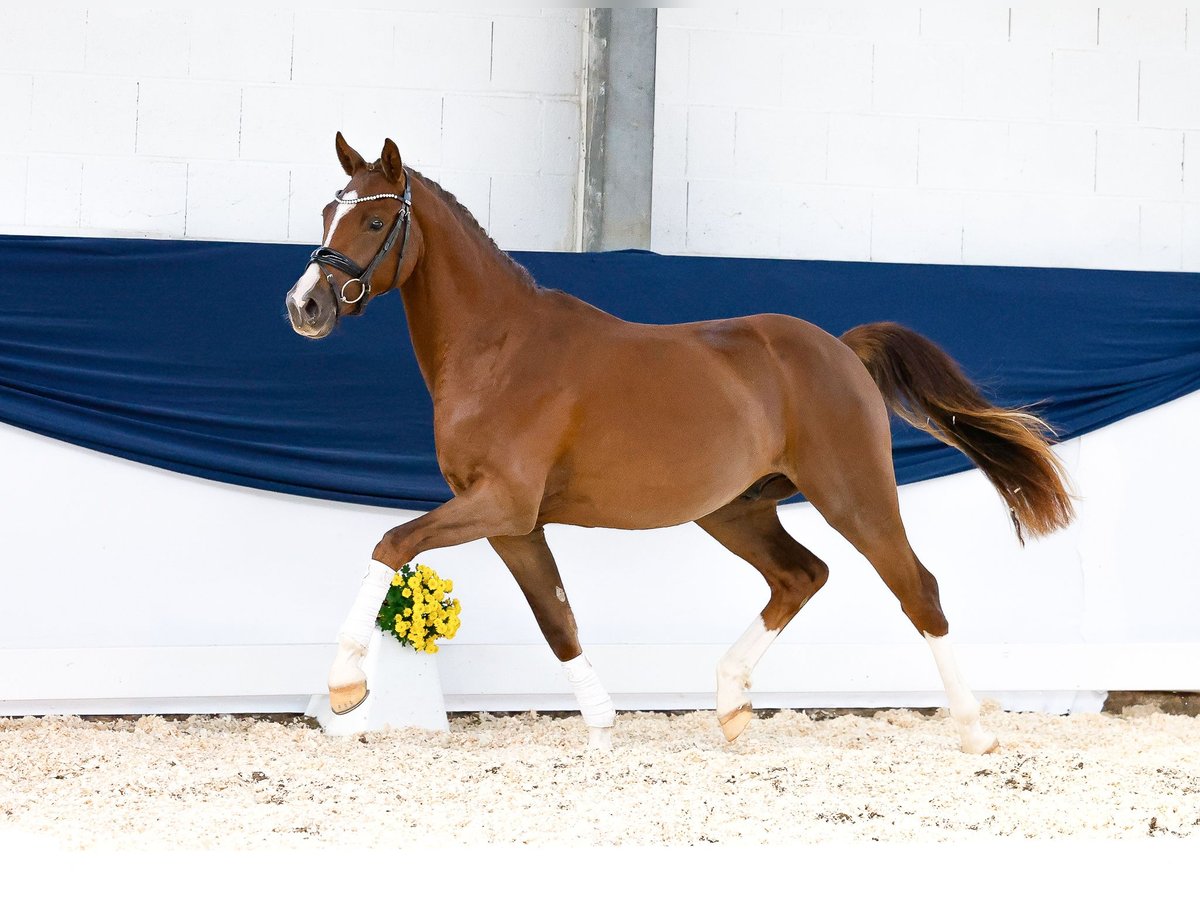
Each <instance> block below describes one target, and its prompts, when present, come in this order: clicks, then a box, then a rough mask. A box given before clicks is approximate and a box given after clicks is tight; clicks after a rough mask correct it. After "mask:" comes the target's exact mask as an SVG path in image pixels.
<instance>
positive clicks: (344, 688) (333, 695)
mask: <svg viewBox="0 0 1200 900" xmlns="http://www.w3.org/2000/svg"><path fill="white" fill-rule="evenodd" d="M370 693H371V692H370V691H368V690H367V683H366V682H365V681H360V682H358V684H344V685H341V686H340V687H333V686H332V685H330V687H329V708H330V709H332V710H333V713H334V715H337V716H344V715H346V713H348V712H354V710H356V709H358V708H359V707H360V706H362V705H363V701H364V700H366V699H367V697H368V696H369V695H370Z"/></svg>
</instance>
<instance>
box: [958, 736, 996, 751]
mask: <svg viewBox="0 0 1200 900" xmlns="http://www.w3.org/2000/svg"><path fill="white" fill-rule="evenodd" d="M962 749H963V753H970V754H972V755H973V756H984V755H985V754H988V753H995V752H996V751H998V750H999V749H1000V739H999V738H997V737H996V736H995V735H994V734H988V733H987V732H986V731H985V732H983V734H980V735H974V736H972V737H970V738H963V742H962Z"/></svg>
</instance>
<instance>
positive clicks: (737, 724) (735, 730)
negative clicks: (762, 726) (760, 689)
mask: <svg viewBox="0 0 1200 900" xmlns="http://www.w3.org/2000/svg"><path fill="white" fill-rule="evenodd" d="M753 718H754V713H753V712H752V711H751V709H750V704H749V703H747V704H746V705H744V706H739V707H738V708H737V709H735V710H732V711H731V712H727V713H725V715H723V716H721V718H720V719H718V721H719V722H720V723H721V733H722V734H723V735H725V740H727V741H735V740H737V738H738V735H740V734H741V733H742V732H743V731H745V730H746V726H747V725H749V724H750V720H751V719H753Z"/></svg>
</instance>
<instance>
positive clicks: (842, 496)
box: [809, 462, 999, 753]
mask: <svg viewBox="0 0 1200 900" xmlns="http://www.w3.org/2000/svg"><path fill="white" fill-rule="evenodd" d="M872 474H874V475H876V476H877V477H867V478H861V479H856V480H855V481H854V482H852V484H849V485H843V486H842V487H843V489H842V490H840V491H831V490H829V489H828V487H829V485H828V484H827V485H823V486H822V488H821V489H820V496H812V495H809V499H810V500H811V501H812V503H813V506H815V507H816V508H817V510H818V511H819V512H820V513H821V514H822V515H823V516H824V517H825V519H826V521H828V522H829V524H830V525H832V526H833V527H834V528H836V529H837V530H838V531H839V532H841V533H842V535H843V536H844V537H845V538H846V539H847V540H848V541H850V543H852V544H853V545H854V546H855V548H857V550H858V551H859V552H860V553H862V555H863V556H865V557H866V558H867V560H868V561H869V562H870V563H871V565H872V566H874V567H875V571H876V572H878V573H879V576H880V577H881V578H882V579H883V581H884V583H885V584H886V585H887V586H888V588H889V589H890V590H891V592H892V593H893V594H895V595H896V597H897V599H899V601H900V608H901V609H903V610H904V614H905V615H906V616H908V620H909V621H910V622H912V624H913V626H914V627H915V628H916V629H917V631H919V632H921V634H922V636H924V638H925V640H926V642H927V643H928V644H929V648H930V650H932V651H933V659H934V663H935V664H936V665H937V668H938V673H939V674H940V675H941V677H942V684H943V685H944V686H945V689H946V697H947V699H948V701H949V704H950V715H951V717H952V718H953V719H954V721H955V723H956V724H957V725H958V731H959V737H960V738H961V740H962V749H963V750H964V751H965V752H967V753H990V752H991V751H993V750H995V749H996V748H997V747H999V742H998V741H997V740H996V737H995V735H993V734H991V733H989V732H987V731H984V729H983V726H982V725H980V722H979V703H978V701H976V699H975V696H974V695H973V694H972V693H971V691H970V689H969V688H968V687H967V685H966V683H965V682H964V681H963V679H962V676H961V675H960V674H959V671H958V665H957V663H956V662H955V659H954V650H953V648H952V647H951V645H950V638H949V630H950V626H949V624H948V623H947V622H946V617H945V615H944V614H943V613H942V605H941V599H940V596H939V593H938V583H937V579H935V578H934V577H933V575H932V574H930V572H929V570H928V569H926V568H925V567H924V566H923V565H921V561H920V560H919V559H917V555H916V554H915V553H914V552H913V549H912V547H911V546H910V545H909V543H908V536H907V534H906V533H905V531H904V524H903V523H902V522H901V520H900V510H899V503H898V500H897V497H896V486H895V481H894V480H893V478H892V474H891V466H890V465H886V466H885V465H883V464H882V462H881V464H880V465H879V466H878V467H877V472H876V473H872Z"/></svg>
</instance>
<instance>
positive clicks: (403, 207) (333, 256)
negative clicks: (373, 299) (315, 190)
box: [308, 169, 412, 306]
mask: <svg viewBox="0 0 1200 900" xmlns="http://www.w3.org/2000/svg"><path fill="white" fill-rule="evenodd" d="M333 199H334V200H335V201H337V202H338V203H341V204H344V205H348V206H353V205H355V204H358V203H366V202H367V201H368V200H399V201H400V212H398V213H396V221H394V222H393V223H392V227H391V230H390V231H388V233H387V237H386V238H384V240H383V246H382V247H380V248H379V252H378V253H376V254H375V257H374V258H373V259H372V260H371V261H370V262H369V263H367V266H366V268H363V267H362V266H360V265H359V264H358V263H356V262H355V261H354V260H352V259H351V258H350V257H348V256H346V254H344V253H342V252H340V251H338V250H334V249H333V248H332V247H327V246H325V245H324V244H322V245H321V246H320V247H318V248H317V249H316V250H314V251H313V252H312V255H311V256H309V258H308V261H309V262H310V263H316V264H317V267H318V268H320V269H321V271H322V272H325V278H326V280H327V281H328V282H329V284H330V286H332V285H333V275H332V274H331V273H329V272H326V271H325V266H332V267H333V268H335V269H339V270H341V271H342V272H345V273H346V274H347V275H349V276H350V280H349V281H347V282H346V283H345V284H343V285H342V290H341V292H340V294H339V296H340V297H341V300H342V302H343V303H346V304H348V305H350V306H353V305H354V304H356V303H358V302H359V301H360V300H362V299H363V298H364V297H366V296H367V295H368V294H370V293H371V276H372V275H374V274H375V270H376V269H377V268H378V267H379V264H380V263H381V262H383V258H384V257H385V256H387V255H388V251H389V250H391V249H392V245H393V244H395V243H396V238H397V237H398V236H399V235H400V233H401V229H403V235H404V236H403V237H402V238H401V240H400V258H399V259H398V260H397V261H396V271H397V273H398V272H399V271H400V265H401V264H402V263H403V262H404V248H405V246H406V245H407V244H408V226H409V222H410V221H411V220H412V174H411V173H410V172H409V171H408V169H405V170H404V194H403V195H400V194H371V195H370V196H367V197H349V198H347V197H343V196H342V192H341V191H338V192H337V194H336V195H335V196H334V198H333ZM355 283H357V284H358V288H359V291H358V296H357V297H355V298H353V299H351V298H350V297H347V296H346V288H348V287H350V285H352V284H355Z"/></svg>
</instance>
